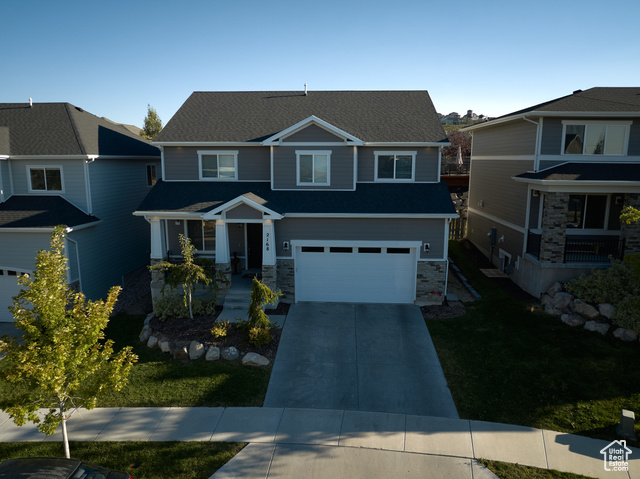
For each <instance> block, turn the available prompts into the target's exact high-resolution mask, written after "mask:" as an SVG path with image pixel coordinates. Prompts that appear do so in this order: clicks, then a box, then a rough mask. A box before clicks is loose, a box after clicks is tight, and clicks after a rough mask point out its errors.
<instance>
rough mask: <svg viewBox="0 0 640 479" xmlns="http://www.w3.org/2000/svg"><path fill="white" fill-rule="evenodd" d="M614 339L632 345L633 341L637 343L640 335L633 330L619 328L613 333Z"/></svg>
mask: <svg viewBox="0 0 640 479" xmlns="http://www.w3.org/2000/svg"><path fill="white" fill-rule="evenodd" d="M613 337H614V338H618V339H621V340H622V341H626V342H628V343H630V342H631V341H636V340H637V339H638V333H636V332H635V331H633V330H632V329H626V328H618V329H616V330H615V331H614V332H613Z"/></svg>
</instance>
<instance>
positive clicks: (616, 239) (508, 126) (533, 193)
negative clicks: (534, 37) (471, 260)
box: [465, 88, 640, 296]
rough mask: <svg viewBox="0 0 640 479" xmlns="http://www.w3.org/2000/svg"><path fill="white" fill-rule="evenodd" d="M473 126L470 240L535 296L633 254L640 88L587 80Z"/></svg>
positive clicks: (639, 241)
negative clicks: (591, 84)
mask: <svg viewBox="0 0 640 479" xmlns="http://www.w3.org/2000/svg"><path fill="white" fill-rule="evenodd" d="M465 130H466V131H470V132H472V135H473V144H472V154H471V176H470V185H469V224H468V236H469V239H470V240H471V241H472V242H473V243H474V244H475V245H476V246H477V247H478V248H479V249H480V250H482V251H483V252H484V253H485V254H486V255H487V256H488V257H490V259H491V261H492V262H493V263H494V264H495V265H497V266H499V267H500V268H501V269H503V270H504V271H506V272H507V273H509V274H510V276H511V278H512V279H513V280H514V282H516V283H517V284H518V285H520V287H522V288H523V289H524V290H525V291H527V292H529V293H530V294H532V295H534V296H539V295H540V294H541V293H542V292H544V291H545V290H546V289H547V288H548V287H549V286H550V285H551V284H552V283H553V282H555V281H566V280H569V279H572V278H575V277H578V276H579V275H581V274H584V273H588V272H590V271H591V269H592V268H598V267H606V266H607V265H609V264H610V257H613V258H621V257H622V256H623V255H624V254H625V253H631V252H634V253H638V252H640V230H639V228H640V227H639V226H638V225H630V226H628V225H621V224H620V221H619V217H620V212H621V210H622V208H623V207H624V206H626V205H630V206H634V207H636V208H638V207H639V206H640V88H591V89H589V90H586V91H581V90H578V91H575V92H574V93H573V94H571V95H568V96H565V97H562V98H558V99H555V100H551V101H549V102H546V103H542V104H540V105H535V106H532V107H530V108H526V109H524V110H520V111H517V112H514V113H510V114H508V115H505V116H502V117H500V118H496V119H494V120H491V121H488V122H486V123H480V124H478V125H474V126H471V127H468V128H466V129H465Z"/></svg>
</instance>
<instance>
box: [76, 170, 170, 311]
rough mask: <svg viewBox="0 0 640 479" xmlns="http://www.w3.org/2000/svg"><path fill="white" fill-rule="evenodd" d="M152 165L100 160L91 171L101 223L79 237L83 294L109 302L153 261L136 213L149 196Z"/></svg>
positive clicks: (144, 225)
mask: <svg viewBox="0 0 640 479" xmlns="http://www.w3.org/2000/svg"><path fill="white" fill-rule="evenodd" d="M152 163H153V164H156V168H159V167H160V165H159V163H154V162H150V161H148V160H133V159H127V160H116V159H108V160H96V161H95V162H94V163H92V164H90V165H89V177H90V181H91V193H92V203H93V213H94V214H95V215H96V216H97V217H98V218H100V220H102V222H101V223H100V224H98V225H96V226H94V227H91V228H87V229H83V230H79V231H74V232H72V233H71V234H70V238H71V239H73V240H75V241H77V243H78V251H79V255H80V270H81V277H82V289H83V292H84V293H85V294H86V295H87V297H88V298H90V299H97V298H104V297H105V296H106V294H107V292H108V290H109V288H110V287H111V286H117V285H121V284H122V279H123V276H124V275H125V274H127V273H129V272H131V271H133V270H135V269H137V268H139V267H141V266H143V265H145V264H147V262H148V261H149V255H150V234H149V224H148V223H147V222H146V221H145V220H144V218H141V217H138V216H133V214H132V213H133V211H134V210H135V209H136V207H137V206H138V205H139V204H140V202H141V201H142V200H143V199H144V197H145V195H146V194H147V193H148V191H149V188H148V186H147V176H146V174H147V168H146V165H147V164H152Z"/></svg>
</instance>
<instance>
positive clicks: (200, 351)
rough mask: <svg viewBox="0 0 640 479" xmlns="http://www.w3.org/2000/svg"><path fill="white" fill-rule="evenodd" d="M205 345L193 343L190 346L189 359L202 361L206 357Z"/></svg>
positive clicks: (198, 342)
mask: <svg viewBox="0 0 640 479" xmlns="http://www.w3.org/2000/svg"><path fill="white" fill-rule="evenodd" d="M204 353H205V351H204V344H202V343H201V342H200V341H191V343H190V344H189V359H191V360H195V359H200V358H201V357H202V356H203V355H204Z"/></svg>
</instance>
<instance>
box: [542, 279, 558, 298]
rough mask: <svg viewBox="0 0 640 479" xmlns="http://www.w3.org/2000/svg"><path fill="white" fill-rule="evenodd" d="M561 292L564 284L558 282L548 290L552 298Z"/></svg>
mask: <svg viewBox="0 0 640 479" xmlns="http://www.w3.org/2000/svg"><path fill="white" fill-rule="evenodd" d="M560 291H562V284H560V283H558V282H557V281H556V282H555V283H553V284H552V285H551V286H550V287H549V289H547V291H546V292H547V294H548V295H549V296H551V297H552V298H553V297H554V296H555V295H556V294H558V293H559V292H560Z"/></svg>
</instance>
